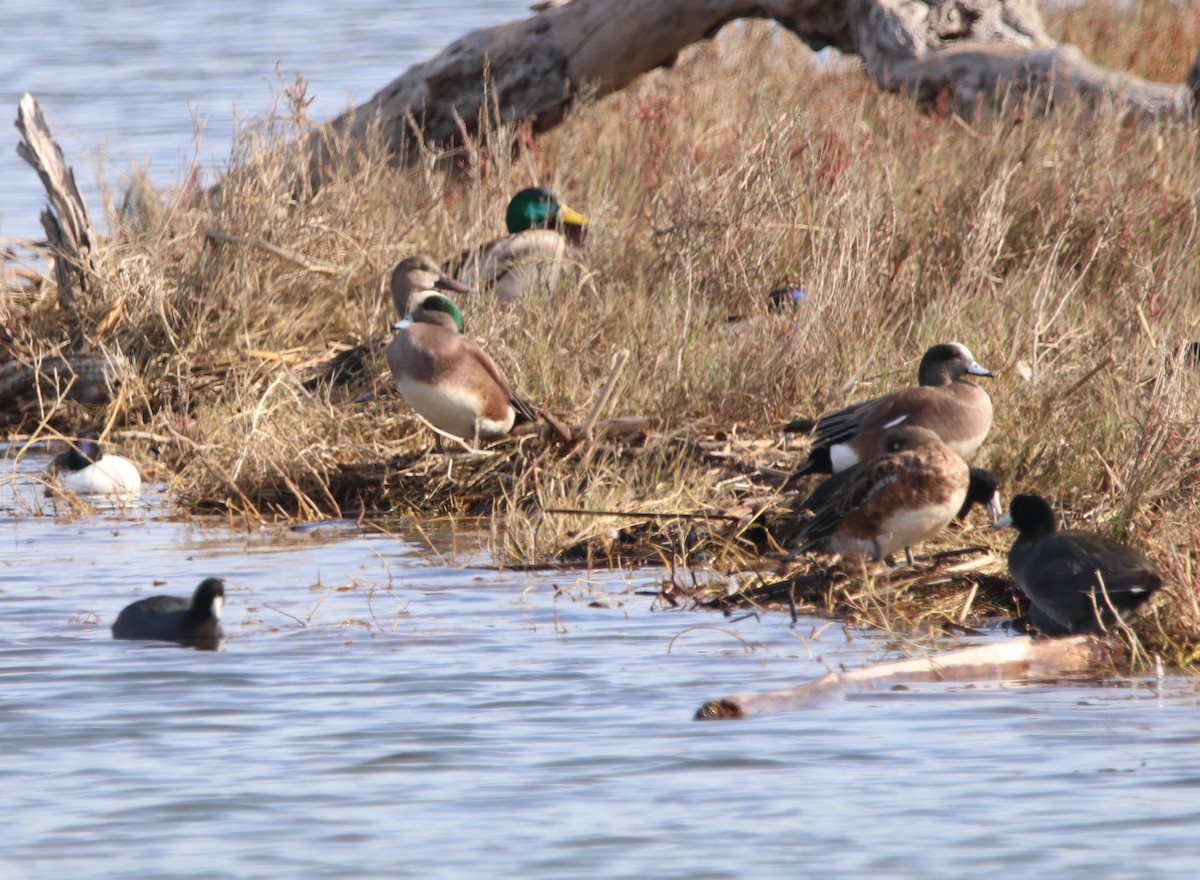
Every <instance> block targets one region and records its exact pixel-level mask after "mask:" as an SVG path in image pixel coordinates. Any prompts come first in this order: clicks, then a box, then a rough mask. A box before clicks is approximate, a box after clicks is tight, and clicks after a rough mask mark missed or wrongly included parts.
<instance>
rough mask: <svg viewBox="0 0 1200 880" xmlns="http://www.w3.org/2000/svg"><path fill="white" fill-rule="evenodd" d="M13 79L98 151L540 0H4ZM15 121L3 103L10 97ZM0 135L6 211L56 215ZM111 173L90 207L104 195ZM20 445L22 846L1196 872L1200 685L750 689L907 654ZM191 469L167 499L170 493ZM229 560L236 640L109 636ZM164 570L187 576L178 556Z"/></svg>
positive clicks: (830, 631)
mask: <svg viewBox="0 0 1200 880" xmlns="http://www.w3.org/2000/svg"><path fill="white" fill-rule="evenodd" d="M4 10H5V13H6V14H5V15H4V28H5V40H4V49H5V51H4V52H0V74H2V75H0V89H2V90H3V91H0V99H2V100H3V101H4V102H5V103H6V104H7V105H8V106H9V110H10V118H11V114H15V107H16V101H17V99H18V98H19V96H20V93H21V92H23V91H32V92H34V93H35V94H37V95H38V96H39V97H40V98H41V99H42V100H43V102H44V105H45V108H46V111H47V113H48V114H49V117H50V122H51V124H52V125H53V126H54V127H55V130H56V132H57V133H58V134H59V135H60V136H61V140H62V143H63V145H64V147H65V148H66V149H67V152H68V154H69V155H70V157H71V159H72V161H73V162H74V163H75V164H76V167H77V169H78V170H79V171H80V172H81V174H82V177H83V179H84V180H85V181H89V180H91V179H92V174H91V172H90V170H89V165H88V163H89V161H90V159H89V156H92V155H94V154H95V152H96V151H97V150H98V149H101V148H103V149H104V150H105V151H106V152H107V153H108V154H109V156H110V161H109V166H110V170H109V174H110V177H113V178H119V177H120V175H121V173H122V171H121V169H122V168H123V167H124V164H125V162H126V161H127V159H128V158H130V157H136V158H139V159H148V160H149V161H150V163H151V169H152V173H153V175H154V177H155V179H156V180H158V181H159V182H160V183H170V182H172V181H174V180H176V179H177V178H178V176H179V174H180V173H181V172H182V169H183V168H185V167H186V165H187V162H188V161H189V160H190V156H191V153H192V147H191V131H192V114H193V111H194V112H195V113H196V114H197V115H199V116H201V117H203V118H204V119H206V120H207V130H206V133H205V144H204V147H203V148H202V151H201V156H202V159H203V161H204V162H205V163H209V164H215V163H219V161H220V159H221V157H222V156H223V155H224V153H225V152H226V151H227V149H228V141H229V130H230V126H231V122H232V118H233V114H232V104H233V102H235V101H237V102H239V104H240V112H241V114H242V115H243V116H253V115H255V114H256V113H257V112H259V111H261V109H262V108H264V107H265V106H266V105H267V103H268V100H269V97H270V91H269V88H268V85H267V84H265V83H264V82H263V80H264V79H266V80H268V81H270V80H272V79H273V78H274V73H273V70H274V67H275V64H276V63H277V62H279V63H280V64H281V66H282V68H283V69H284V71H285V75H289V74H290V73H291V72H292V71H295V70H300V71H302V72H303V73H304V74H305V75H306V76H308V77H309V78H310V79H311V80H312V82H313V91H314V93H315V94H316V96H317V102H316V104H315V106H314V114H315V115H317V116H329V115H332V114H334V113H336V112H337V111H338V110H339V109H341V108H342V107H343V106H344V105H345V104H346V103H348V102H347V99H346V90H350V91H352V92H353V95H354V99H355V100H358V101H361V100H363V99H365V98H366V97H369V95H370V94H371V93H373V92H374V91H375V90H376V89H378V88H379V87H380V86H382V85H383V84H385V83H386V82H387V81H388V80H389V79H391V78H392V77H393V76H395V75H396V74H398V73H399V72H400V71H401V70H403V68H404V67H406V66H407V65H408V64H409V63H411V62H412V61H415V60H419V59H421V58H424V57H426V56H427V55H428V54H429V53H430V52H431V51H432V50H433V49H434V48H436V47H437V46H440V45H442V44H444V43H445V42H447V41H448V40H449V39H452V38H453V37H455V36H457V35H458V34H459V33H461V32H462V31H464V30H465V29H467V28H469V27H475V26H482V25H486V24H491V23H494V22H497V21H502V20H507V19H509V18H513V17H515V16H517V15H520V14H523V12H524V4H523V3H516V2H509V0H504V2H494V3H485V2H462V3H456V4H453V5H452V6H451V5H443V4H433V3H429V4H418V3H406V2H388V3H384V2H351V3H342V4H324V5H318V4H310V3H292V4H282V3H270V4H250V3H248V2H245V0H224V2H221V0H214V2H209V3H206V4H194V3H179V2H175V3H168V2H153V3H152V2H145V0H142V2H131V0H126V2H122V3H114V2H95V3H92V4H88V6H87V8H86V12H85V11H83V10H82V9H81V7H79V6H78V5H77V4H70V5H68V4H65V3H62V2H50V3H39V4H33V3H29V2H25V0H14V2H9V3H6V4H5V7H4ZM10 136H11V137H12V138H13V140H12V141H11V142H10V143H13V144H15V131H14V132H10ZM41 203H42V195H41V191H40V188H39V187H38V184H37V182H36V178H35V177H34V174H33V172H32V171H31V170H30V169H28V168H27V167H25V166H24V165H23V164H22V163H21V162H20V160H18V159H16V157H15V156H14V155H13V152H12V149H11V147H10V148H7V149H3V150H0V212H2V213H0V237H2V236H7V237H22V236H31V235H33V236H36V235H38V234H40V233H39V230H38V227H37V220H36V216H37V212H38V210H40V206H41ZM93 206H94V207H95V205H93ZM15 454H16V450H15V448H10V449H9V450H8V451H7V456H8V457H7V459H4V460H3V462H0V468H3V470H0V780H3V785H2V786H0V816H3V823H2V825H0V827H2V828H3V832H2V833H0V876H2V877H3V878H5V880H12V878H26V877H28V878H46V877H130V876H141V877H156V878H201V877H247V878H249V877H262V878H281V877H288V878H294V877H302V878H310V877H312V878H316V877H337V878H345V877H355V878H373V877H379V878H395V877H413V878H428V877H495V876H504V877H522V878H560V877H587V878H609V877H611V878H627V877H637V878H659V877H661V878H668V877H679V878H683V877H687V878H747V877H755V878H761V877H781V878H783V877H787V878H791V877H797V876H805V877H811V876H829V877H838V878H859V877H861V878H870V880H876V878H879V877H895V876H908V877H923V878H941V877H944V878H961V877H965V876H974V877H993V876H1006V875H1010V874H1017V875H1032V876H1053V877H1056V878H1095V877H1109V876H1120V877H1123V878H1124V877H1135V878H1138V877H1145V878H1176V877H1178V878H1189V880H1190V878H1193V877H1195V876H1196V874H1197V870H1198V869H1197V864H1200V725H1198V724H1197V718H1198V714H1200V713H1198V706H1197V704H1198V699H1197V692H1196V687H1195V683H1194V682H1193V681H1192V680H1191V679H1188V678H1183V677H1171V678H1168V679H1166V680H1164V681H1162V682H1150V683H1148V684H1142V685H1138V686H1121V687H1116V686H1109V687H1082V686H1049V685H1041V686H1032V685H1029V686H1018V685H1014V684H1010V685H1003V686H1001V685H985V686H978V687H964V686H949V685H945V686H939V685H921V686H914V687H912V688H910V689H909V690H905V691H896V692H891V691H889V692H882V693H872V694H866V695H856V696H852V697H848V698H835V699H829V700H826V701H823V702H820V703H817V704H816V705H814V706H813V707H812V708H810V709H808V710H806V711H804V712H794V713H788V714H784V715H777V716H772V717H766V718H759V719H754V720H750V721H746V722H730V723H709V724H697V723H695V722H693V721H692V720H691V717H692V714H693V712H694V711H695V710H696V708H697V707H698V706H699V705H700V704H702V703H703V702H705V701H707V700H709V699H712V698H714V697H718V696H722V695H724V694H727V693H731V692H741V691H755V690H769V689H772V688H779V687H787V686H791V685H794V684H796V683H798V682H800V681H803V680H807V679H810V678H815V677H818V676H820V675H821V674H823V673H824V672H825V671H826V668H827V664H828V665H829V666H832V667H834V668H837V667H838V666H839V664H844V665H846V666H847V667H859V666H862V665H864V664H866V663H868V662H873V661H876V660H880V659H886V658H888V657H890V656H891V655H890V654H888V653H887V651H886V650H885V647H884V643H883V642H881V641H880V640H879V639H877V638H875V637H873V636H871V635H870V634H869V633H863V632H850V633H847V632H846V630H845V629H844V628H843V627H842V626H841V625H840V624H833V625H829V624H828V622H827V621H819V620H805V621H801V622H800V624H798V625H797V626H795V627H792V626H790V625H789V621H788V620H787V618H786V616H784V615H773V616H767V617H763V618H761V619H754V618H748V619H744V620H740V621H735V622H730V621H728V620H725V619H724V618H721V617H718V616H712V615H705V614H693V613H688V612H679V611H663V610H661V609H657V608H656V607H655V605H654V602H653V598H652V596H649V595H641V594H639V592H638V591H639V590H647V591H652V590H653V589H654V586H655V582H656V579H657V575H656V573H654V572H642V573H637V574H632V575H622V574H596V575H594V576H593V577H591V578H590V579H589V578H587V577H585V576H583V575H579V574H574V573H557V574H538V575H528V574H516V573H511V572H505V573H495V572H492V571H488V570H485V569H483V568H481V567H478V565H479V563H481V562H484V561H486V559H487V556H486V554H485V553H483V552H481V551H480V549H479V547H478V545H477V544H476V543H474V542H472V540H470V536H462V537H460V538H459V540H458V541H457V544H458V546H457V548H455V547H454V546H453V544H454V542H452V541H450V539H449V538H448V537H447V538H444V539H443V538H438V539H437V540H436V544H437V546H436V548H431V547H429V546H428V545H427V544H426V543H425V542H424V540H423V539H422V538H421V537H420V534H419V533H418V532H417V531H416V530H413V531H412V532H411V533H409V532H406V531H405V530H403V529H399V530H398V531H397V533H396V534H390V535H386V534H380V533H362V532H359V531H357V530H355V529H354V528H352V527H350V526H348V525H347V526H345V527H342V528H329V529H326V530H321V531H315V532H314V531H290V530H288V529H285V528H273V529H268V530H265V531H255V532H246V531H244V530H238V529H233V528H228V527H226V526H224V525H220V524H211V523H210V524H197V523H194V522H189V521H183V522H180V521H175V520H174V519H173V518H172V516H171V515H170V508H169V505H166V499H164V498H162V497H161V496H158V497H155V498H154V499H153V503H152V504H151V505H150V506H148V508H145V509H134V510H128V511H123V512H114V511H98V512H93V513H83V514H77V513H73V512H71V511H70V510H69V509H67V508H64V507H63V506H61V505H60V506H59V507H58V508H57V509H56V508H55V507H54V506H53V505H52V504H51V502H50V501H49V500H48V499H46V498H44V497H43V496H42V495H41V491H40V487H39V486H38V485H37V484H36V481H35V476H34V475H35V474H36V473H37V472H39V471H40V469H41V468H43V467H44V466H45V464H46V461H47V458H46V456H45V455H40V454H38V455H31V456H27V457H26V458H24V459H23V460H22V461H21V462H20V464H19V465H17V466H16V467H17V470H18V475H17V476H16V477H5V476H3V475H4V474H8V473H9V471H10V470H11V468H12V467H13V456H14V455H15ZM164 505H166V506H164ZM208 575H219V576H222V577H225V578H227V579H228V581H229V584H230V589H229V594H228V602H227V607H226V619H225V627H226V630H227V631H228V632H229V633H230V635H231V638H230V640H229V641H228V643H227V645H226V647H225V649H224V650H223V651H221V652H218V653H211V652H197V651H190V650H181V649H178V648H175V647H173V646H169V645H154V644H148V643H136V642H114V641H113V640H112V639H111V637H110V634H109V630H108V627H109V626H110V625H111V623H112V620H113V619H114V618H115V616H116V614H117V612H118V611H119V610H120V609H121V607H123V606H124V605H126V604H128V603H129V602H131V601H133V600H134V599H137V598H140V597H143V596H147V595H153V594H155V593H159V592H169V593H173V594H176V595H189V594H190V593H191V591H192V589H193V588H194V587H195V585H196V584H197V583H198V582H199V581H200V580H201V579H202V578H203V577H205V576H208ZM156 580H161V581H162V583H156Z"/></svg>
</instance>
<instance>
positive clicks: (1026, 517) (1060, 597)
mask: <svg viewBox="0 0 1200 880" xmlns="http://www.w3.org/2000/svg"><path fill="white" fill-rule="evenodd" d="M1008 526H1013V527H1015V528H1016V530H1017V538H1016V540H1015V541H1013V545H1012V548H1011V549H1010V550H1009V551H1008V571H1009V573H1010V574H1011V575H1012V577H1013V580H1014V581H1016V584H1017V586H1018V587H1020V589H1021V592H1022V593H1024V594H1025V597H1026V598H1027V599H1029V602H1030V608H1029V619H1030V622H1031V623H1033V625H1034V626H1036V627H1037V628H1038V631H1039V632H1041V633H1042V634H1043V635H1047V636H1063V635H1075V634H1078V633H1101V632H1103V631H1104V629H1105V628H1106V627H1107V626H1110V625H1111V624H1113V623H1114V622H1115V619H1116V615H1114V609H1115V612H1116V614H1118V615H1120V616H1121V617H1122V618H1127V617H1129V616H1130V615H1132V613H1133V612H1134V611H1135V610H1136V609H1137V607H1138V606H1139V605H1141V604H1142V603H1143V602H1145V601H1146V600H1147V599H1149V598H1150V597H1151V596H1152V595H1154V592H1155V591H1156V590H1158V589H1159V588H1160V587H1161V586H1162V577H1161V576H1160V575H1159V573H1158V570H1157V569H1155V567H1154V563H1152V562H1151V561H1150V560H1149V559H1147V558H1146V557H1145V556H1143V555H1142V554H1140V553H1138V552H1137V551H1136V550H1133V549H1132V548H1130V547H1127V546H1126V545H1124V544H1122V543H1120V542H1119V541H1114V540H1113V539H1112V538H1110V537H1108V536H1107V535H1099V534H1096V533H1095V532H1088V531H1083V530H1081V529H1066V530H1063V531H1058V530H1057V528H1056V525H1055V522H1054V511H1053V510H1052V509H1051V507H1050V504H1049V502H1047V501H1046V499H1045V498H1042V497H1041V496H1040V495H1017V496H1014V497H1013V500H1012V504H1011V505H1010V506H1009V512H1008V514H1007V515H1005V516H1004V517H1002V518H1001V519H1000V521H999V522H998V523H997V524H996V527H997V528H1005V527H1008ZM1101 588H1102V589H1101Z"/></svg>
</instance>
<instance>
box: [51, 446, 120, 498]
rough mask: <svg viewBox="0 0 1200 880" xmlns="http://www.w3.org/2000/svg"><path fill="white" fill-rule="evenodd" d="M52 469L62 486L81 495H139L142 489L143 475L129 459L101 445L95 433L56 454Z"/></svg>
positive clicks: (114, 496) (117, 496)
mask: <svg viewBox="0 0 1200 880" xmlns="http://www.w3.org/2000/svg"><path fill="white" fill-rule="evenodd" d="M50 472H51V473H52V474H53V475H54V476H55V477H56V478H57V480H58V483H59V485H61V486H62V487H63V488H64V489H69V490H70V491H72V492H74V493H75V494H77V495H102V496H107V497H113V498H122V499H129V498H136V497H137V496H138V495H140V494H141V492H142V477H141V474H139V473H138V469H137V466H136V465H134V463H133V462H132V461H130V460H129V459H127V458H122V457H121V456H119V455H112V454H110V453H107V452H104V451H103V450H102V449H101V448H100V442H99V440H98V439H97V436H96V434H95V433H88V434H85V435H84V436H83V437H81V438H80V439H79V440H77V441H76V442H75V443H73V444H72V445H71V448H70V449H69V450H67V451H66V452H64V453H61V454H60V455H57V456H55V458H54V460H53V461H52V462H51V463H50Z"/></svg>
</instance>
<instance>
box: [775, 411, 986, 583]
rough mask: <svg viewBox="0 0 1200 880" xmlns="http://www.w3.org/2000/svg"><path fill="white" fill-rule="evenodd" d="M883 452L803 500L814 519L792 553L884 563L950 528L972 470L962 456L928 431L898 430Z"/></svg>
mask: <svg viewBox="0 0 1200 880" xmlns="http://www.w3.org/2000/svg"><path fill="white" fill-rule="evenodd" d="M881 449H882V452H881V454H879V455H877V456H875V457H874V458H870V459H868V460H866V461H864V462H861V463H859V464H858V465H855V466H854V467H851V468H847V469H846V470H844V471H841V472H839V473H837V474H834V475H833V476H831V477H830V478H829V479H827V480H826V481H825V482H824V483H822V484H821V485H819V486H818V487H817V488H816V489H815V490H814V491H813V493H812V495H810V496H809V497H808V499H807V500H806V501H805V502H804V504H803V505H802V510H807V511H808V512H809V513H810V514H811V517H810V518H809V519H806V520H804V521H803V522H801V523H800V524H799V526H798V527H797V528H796V529H795V530H794V531H793V532H792V534H791V535H790V536H788V537H787V539H786V543H787V544H789V545H795V547H796V549H795V550H794V551H793V552H792V556H795V555H797V554H799V553H804V552H807V551H809V550H824V551H825V552H827V553H843V554H855V555H859V556H868V557H871V558H872V559H875V560H878V561H882V560H884V559H885V558H886V557H887V556H889V555H891V554H892V553H895V552H897V551H899V550H903V551H904V552H905V555H906V557H907V558H908V564H909V565H913V564H914V561H913V557H912V545H913V544H916V543H918V542H920V541H925V540H928V539H929V538H932V537H933V536H934V535H936V534H937V533H938V532H940V531H941V530H942V529H944V528H945V527H946V526H947V525H949V523H950V521H951V520H952V519H953V518H954V517H955V515H956V514H958V513H959V512H960V511H962V510H964V509H965V508H964V503H965V502H966V499H967V491H968V486H969V484H970V479H971V477H970V473H969V470H968V468H967V464H966V462H964V461H963V460H962V458H961V456H959V455H958V453H956V452H955V451H954V450H952V449H950V447H949V446H947V445H946V444H945V443H943V442H942V441H941V438H939V437H938V435H937V434H935V433H934V432H933V431H931V430H929V429H928V428H921V427H916V426H906V427H901V428H893V429H892V430H890V431H889V432H888V433H887V434H886V435H885V437H884V439H883V442H882V444H881Z"/></svg>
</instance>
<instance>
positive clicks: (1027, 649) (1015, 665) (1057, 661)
mask: <svg viewBox="0 0 1200 880" xmlns="http://www.w3.org/2000/svg"><path fill="white" fill-rule="evenodd" d="M1115 651H1116V648H1115V646H1114V644H1113V643H1111V642H1107V641H1104V640H1102V639H1099V638H1097V637H1096V636H1072V637H1070V638H1063V639H1032V638H1029V637H1028V636H1021V637H1019V638H1014V639H1006V640H1004V641H1002V642H996V643H994V644H987V645H979V646H976V647H973V648H964V649H963V650H961V651H952V652H951V653H949V654H939V655H937V656H935V657H921V658H919V659H916V660H901V661H899V662H896V663H884V664H881V665H878V666H869V667H867V668H866V669H857V670H855V671H853V672H844V673H835V672H831V673H830V674H829V675H826V676H824V677H823V678H819V679H817V680H816V681H811V682H808V683H807V684H802V685H800V686H799V687H795V688H789V689H787V690H782V691H771V692H769V693H764V694H734V695H732V696H729V697H722V698H720V699H717V700H712V701H710V702H708V703H705V704H704V705H703V706H701V707H700V708H699V709H698V710H697V711H696V720H697V721H710V720H717V719H728V718H746V717H748V716H751V715H766V714H770V713H772V712H790V711H795V710H797V709H803V708H805V707H806V706H808V705H809V704H810V703H812V701H813V700H815V699H817V698H818V697H823V696H828V695H831V694H835V693H840V692H845V691H864V690H874V689H879V688H885V687H891V686H893V685H897V684H903V683H906V682H922V681H1007V680H1024V679H1037V678H1050V677H1054V676H1059V675H1069V674H1076V673H1082V672H1088V671H1090V670H1095V669H1097V668H1098V667H1100V666H1101V665H1102V664H1106V663H1111V662H1112V660H1113V658H1114V652H1115Z"/></svg>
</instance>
